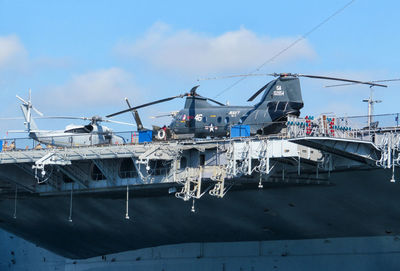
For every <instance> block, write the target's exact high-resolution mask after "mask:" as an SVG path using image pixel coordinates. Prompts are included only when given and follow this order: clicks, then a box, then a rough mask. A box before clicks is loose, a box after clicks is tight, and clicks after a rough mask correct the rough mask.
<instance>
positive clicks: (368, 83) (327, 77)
mask: <svg viewBox="0 0 400 271" xmlns="http://www.w3.org/2000/svg"><path fill="white" fill-rule="evenodd" d="M294 76H299V77H307V78H315V79H326V80H335V81H344V82H349V83H356V84H364V85H370V86H376V87H385V88H386V87H387V85H382V84H376V83H373V82H366V81H358V80H351V79H345V78H337V77H329V76H320V75H309V74H295V75H294Z"/></svg>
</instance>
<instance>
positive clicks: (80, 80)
mask: <svg viewBox="0 0 400 271" xmlns="http://www.w3.org/2000/svg"><path fill="white" fill-rule="evenodd" d="M135 89H136V90H137V88H136V87H135V85H134V83H133V78H132V75H131V74H129V73H128V72H126V71H124V70H122V69H120V68H109V69H104V70H97V71H93V72H88V73H85V74H80V75H75V76H73V77H72V78H71V80H69V81H68V82H66V83H65V84H64V85H59V86H54V87H51V88H50V87H49V90H47V91H46V94H45V97H46V99H45V100H46V102H47V103H49V104H50V105H51V106H52V107H54V105H56V106H57V107H64V108H84V107H98V108H101V107H102V106H113V105H121V104H122V103H123V99H124V97H126V96H128V97H129V95H130V96H132V95H133V94H134V95H135V96H136V97H137V95H139V91H136V92H135Z"/></svg>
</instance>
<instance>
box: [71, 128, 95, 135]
mask: <svg viewBox="0 0 400 271" xmlns="http://www.w3.org/2000/svg"><path fill="white" fill-rule="evenodd" d="M92 129H93V127H92ZM64 133H75V134H85V133H90V131H89V130H88V129H86V128H85V127H81V128H73V129H69V130H65V131H64Z"/></svg>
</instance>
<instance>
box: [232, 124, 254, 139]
mask: <svg viewBox="0 0 400 271" xmlns="http://www.w3.org/2000/svg"><path fill="white" fill-rule="evenodd" d="M241 136H250V126H249V125H234V126H232V127H231V138H232V137H241Z"/></svg>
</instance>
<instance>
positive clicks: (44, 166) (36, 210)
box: [0, 114, 400, 271]
mask: <svg viewBox="0 0 400 271" xmlns="http://www.w3.org/2000/svg"><path fill="white" fill-rule="evenodd" d="M395 116H396V114H394V115H388V116H387V117H388V118H390V119H393V120H394V119H395ZM397 116H398V114H397ZM397 119H398V118H397ZM285 124H286V125H285V126H286V128H284V129H283V130H282V131H281V132H280V133H279V134H276V135H268V136H255V137H248V136H237V137H231V138H219V139H211V138H209V139H198V140H197V139H193V140H181V141H161V142H145V143H138V142H137V140H136V139H135V138H134V137H133V136H132V133H130V134H128V135H125V137H126V138H128V140H127V141H129V143H128V142H127V143H125V144H113V145H102V146H87V147H68V148H67V147H66V148H44V149H29V148H28V149H26V150H25V147H24V146H23V145H24V144H25V142H23V141H21V142H23V143H18V142H19V141H18V140H17V141H16V148H15V149H13V150H3V151H2V152H0V186H1V190H0V227H1V228H2V229H3V230H4V231H3V232H1V233H0V270H165V271H166V270H293V269H303V270H322V269H323V270H337V269H339V268H340V269H341V270H360V269H361V270H376V269H382V268H384V269H385V270H397V269H398V266H399V264H400V262H399V260H398V256H399V252H400V242H399V241H400V238H399V237H398V235H399V234H400V219H399V218H400V209H399V208H397V205H398V202H399V195H400V186H399V184H398V182H397V181H396V177H397V176H398V172H397V167H398V166H399V165H400V155H399V154H400V133H399V130H400V127H398V125H397V124H394V125H393V124H390V125H387V126H381V127H380V128H377V127H372V126H371V125H369V127H361V126H357V125H355V124H354V120H353V119H350V118H336V117H329V116H328V117H327V116H321V117H317V118H315V119H314V118H311V117H307V118H304V119H300V118H294V117H293V118H289V119H288V120H287V122H286V123H285ZM366 128H368V129H366ZM18 144H21V145H18Z"/></svg>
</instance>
